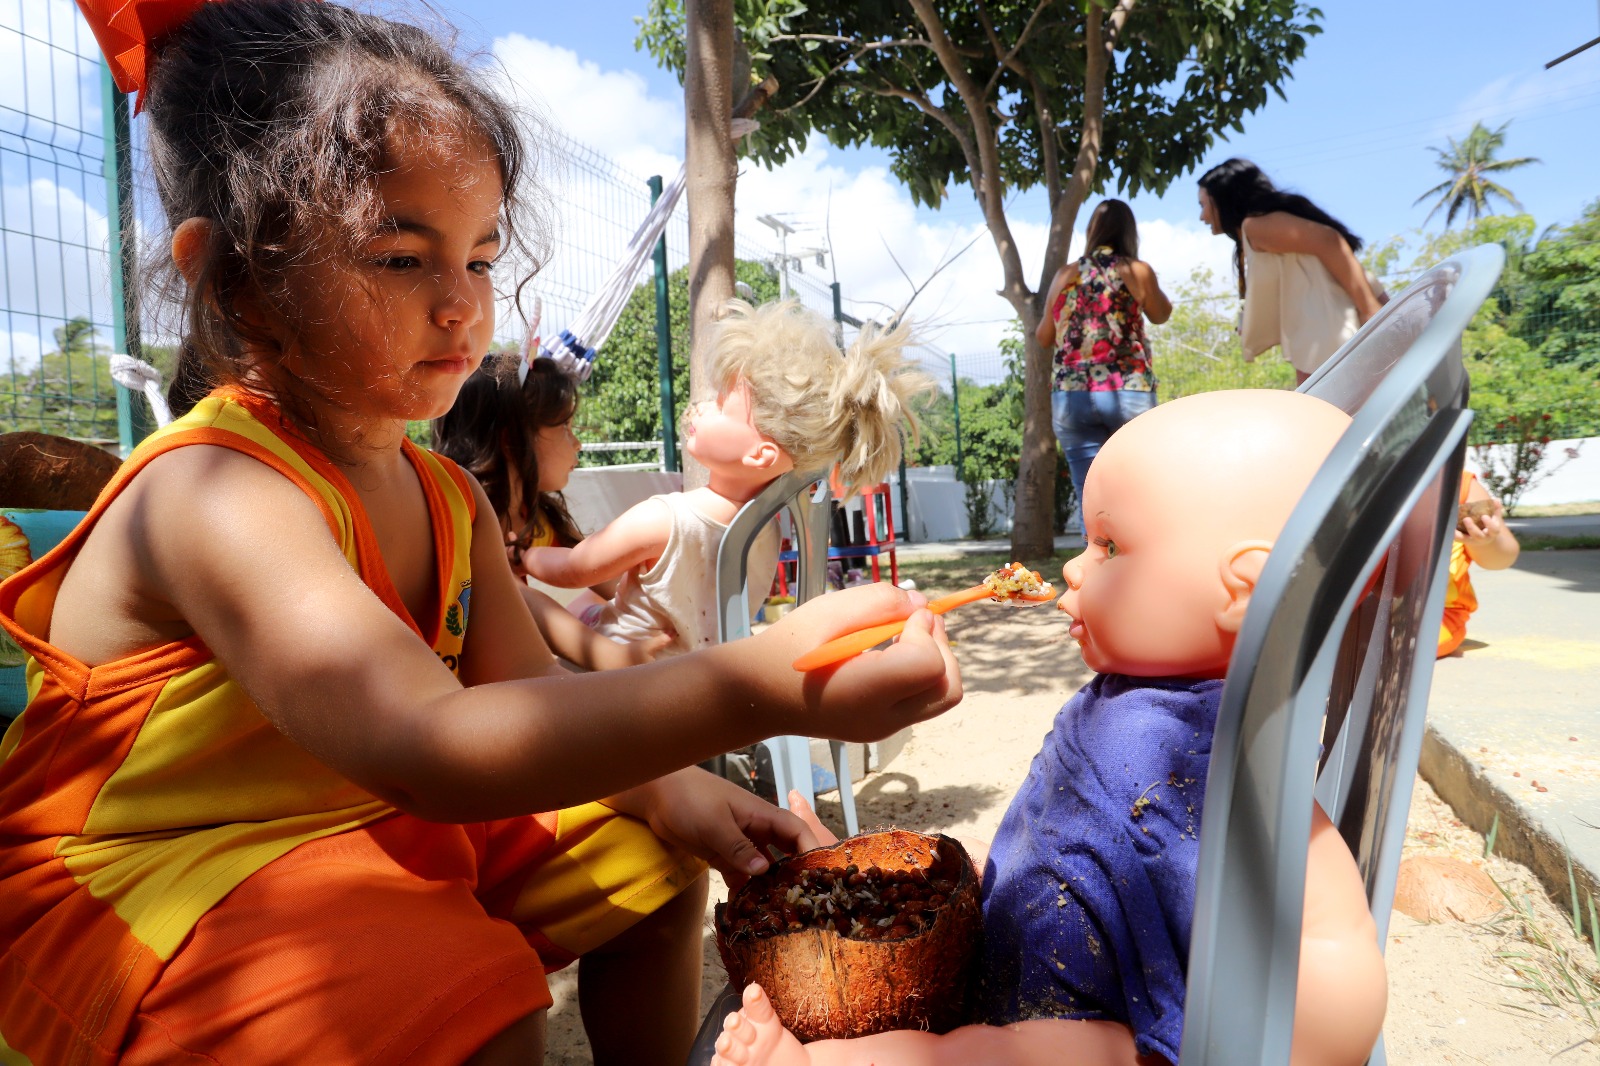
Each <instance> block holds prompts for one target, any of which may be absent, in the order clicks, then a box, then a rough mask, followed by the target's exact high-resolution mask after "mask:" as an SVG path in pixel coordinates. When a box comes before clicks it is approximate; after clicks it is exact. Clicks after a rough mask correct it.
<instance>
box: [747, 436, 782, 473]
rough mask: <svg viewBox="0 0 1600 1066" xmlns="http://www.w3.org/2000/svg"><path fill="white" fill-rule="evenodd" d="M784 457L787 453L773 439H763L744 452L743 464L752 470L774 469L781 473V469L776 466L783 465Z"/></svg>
mask: <svg viewBox="0 0 1600 1066" xmlns="http://www.w3.org/2000/svg"><path fill="white" fill-rule="evenodd" d="M785 458H787V453H786V452H784V450H783V449H782V448H780V447H778V445H777V444H776V443H775V442H773V441H770V440H764V441H761V442H759V443H757V444H756V445H755V446H754V447H753V448H751V449H750V450H749V451H748V452H745V454H744V465H745V466H747V467H749V468H750V469H752V470H774V471H777V472H778V473H782V472H783V471H781V470H778V468H779V467H780V466H782V465H783V460H784V459H785Z"/></svg>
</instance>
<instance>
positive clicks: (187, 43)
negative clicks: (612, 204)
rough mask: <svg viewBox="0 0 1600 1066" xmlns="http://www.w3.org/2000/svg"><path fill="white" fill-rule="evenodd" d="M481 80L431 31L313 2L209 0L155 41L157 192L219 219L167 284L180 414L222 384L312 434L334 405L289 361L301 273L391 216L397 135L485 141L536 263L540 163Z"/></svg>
mask: <svg viewBox="0 0 1600 1066" xmlns="http://www.w3.org/2000/svg"><path fill="white" fill-rule="evenodd" d="M485 81H486V78H485V76H484V75H483V74H482V72H473V71H470V70H469V69H468V68H467V67H465V66H464V65H463V64H462V63H461V62H459V61H458V60H457V59H456V58H455V56H454V55H453V54H452V52H451V49H450V48H449V47H448V46H447V45H446V44H444V43H442V42H441V41H439V40H438V39H437V38H435V37H434V36H433V35H431V34H430V33H428V32H427V31H425V30H422V29H419V28H417V27H415V26H408V25H405V24H403V23H398V22H390V21H388V20H386V19H382V18H378V17H376V16H373V15H367V14H362V13H360V12H356V11H352V10H350V9H349V8H344V7H339V6H337V5H335V4H331V3H310V2H306V0H230V2H229V3H215V4H204V5H202V6H201V7H200V8H199V9H198V10H196V11H195V13H194V14H193V15H192V16H190V17H189V18H188V20H187V21H185V22H184V23H182V25H180V26H179V27H178V28H177V29H175V30H174V31H172V32H171V33H169V34H167V35H166V36H164V37H163V38H161V39H160V40H158V41H157V42H155V50H154V59H153V62H152V65H151V69H150V78H149V85H148V87H147V89H146V93H145V113H146V115H147V116H148V119H149V124H148V130H149V153H150V164H151V170H152V171H153V173H154V178H155V184H156V191H157V193H158V195H159V197H160V200H161V205H162V207H163V209H164V210H165V212H166V216H167V221H168V223H169V225H170V226H176V225H178V224H179V223H181V222H182V221H184V220H185V219H188V218H196V217H198V218H206V219H210V220H211V223H212V228H211V235H210V239H209V244H208V246H207V247H206V248H205V249H204V253H203V257H202V260H201V265H200V269H199V275H198V277H197V279H196V281H195V284H193V285H184V284H183V282H182V279H181V278H178V277H176V273H175V272H169V273H166V274H165V276H164V278H163V279H160V280H158V282H157V284H158V287H162V288H165V289H166V294H167V295H168V296H171V297H175V299H176V302H177V303H178V304H179V305H180V306H181V307H182V312H183V317H184V323H183V331H182V332H183V337H184V340H183V344H182V346H181V348H180V350H179V354H178V361H177V367H176V369H175V371H174V375H173V381H172V385H171V387H170V389H169V396H170V399H171V404H172V408H173V412H174V414H175V415H181V414H183V413H184V412H186V411H188V410H189V409H190V408H191V407H193V406H194V404H195V403H196V402H198V401H199V400H200V399H201V398H203V397H204V396H205V395H206V393H208V392H209V391H210V390H211V389H212V388H214V387H215V386H218V385H243V386H246V387H248V388H250V389H252V390H253V391H256V392H263V393H266V394H267V395H269V396H271V397H272V398H273V399H274V400H275V401H276V402H277V403H278V404H279V405H280V407H281V408H282V409H283V411H284V414H285V415H286V416H287V417H288V418H289V419H290V421H291V422H292V423H295V424H298V425H300V426H302V427H303V428H306V429H314V428H315V427H314V425H313V421H314V420H313V417H312V413H311V410H312V409H311V403H310V402H309V400H311V399H317V398H320V399H332V400H335V401H337V398H336V397H331V396H328V395H327V394H326V393H324V392H321V391H320V390H319V389H318V387H317V386H316V385H315V384H314V383H312V382H308V381H305V380H303V379H301V378H298V377H296V376H295V375H293V374H292V373H290V372H289V371H288V370H287V368H286V367H285V366H284V359H283V353H284V350H285V349H286V348H287V349H292V348H293V347H294V343H295V337H296V335H297V330H298V327H300V326H301V325H303V324H304V321H305V318H304V315H303V313H301V311H300V310H299V309H297V308H296V306H295V301H294V299H293V297H292V295H291V290H290V287H289V284H288V282H289V280H290V278H291V277H292V276H293V274H294V272H295V271H296V269H297V268H300V267H303V266H305V265H306V264H308V263H314V262H334V263H341V264H352V265H353V264H354V263H355V262H356V257H357V256H358V254H359V250H360V249H361V248H362V247H363V246H364V245H365V244H366V242H367V241H368V240H370V239H371V237H372V235H373V234H374V233H375V232H377V228H378V225H379V223H380V221H381V215H382V200H381V197H380V196H379V192H378V177H379V175H380V174H381V173H382V172H383V171H384V170H385V169H386V168H388V167H390V166H392V165H393V160H392V158H391V152H390V148H391V142H392V140H393V138H395V137H396V136H402V135H403V136H406V137H407V139H408V140H411V139H417V140H420V139H428V140H434V141H440V140H442V141H443V142H444V143H446V144H450V143H452V142H454V141H460V140H461V138H462V137H463V136H465V137H467V138H472V137H474V135H476V137H478V138H481V139H482V141H483V142H485V143H487V145H488V146H489V148H490V150H491V152H492V154H493V157H494V159H495V161H496V162H497V163H498V166H499V171H500V180H501V184H502V188H503V194H504V209H503V211H502V219H501V233H502V245H501V246H502V248H503V249H505V250H508V251H509V250H512V249H517V250H521V251H523V253H524V257H523V259H522V261H523V262H527V263H535V262H537V255H536V254H535V253H536V252H537V251H538V249H533V248H529V247H528V245H527V243H526V242H525V241H524V240H523V239H522V237H521V233H520V232H519V230H518V228H517V222H518V219H519V216H520V215H521V214H522V212H521V211H520V210H519V208H521V207H522V206H523V203H524V201H523V199H522V197H523V196H524V195H525V193H524V191H523V186H524V183H525V172H526V170H527V167H528V163H529V160H528V158H527V155H526V150H525V148H524V142H523V138H522V136H521V132H520V130H519V128H518V119H519V116H518V114H517V113H516V112H514V111H513V110H512V108H511V107H510V106H509V105H507V104H506V103H505V102H503V101H502V100H500V99H499V98H498V97H497V96H495V94H494V93H493V92H491V91H490V90H489V89H487V88H486V87H485ZM525 281H526V279H525V278H524V279H522V281H519V282H518V283H517V285H516V291H517V292H520V290H521V286H522V284H524V283H525ZM246 301H248V302H249V306H250V308H251V310H252V312H253V314H252V315H249V316H246V315H244V314H243V313H242V308H243V307H244V305H245V302H246ZM261 316H264V317H265V321H262V318H261ZM281 338H288V342H287V343H286V344H284V343H280V340H281ZM252 351H254V352H261V351H267V352H271V353H274V354H273V355H272V356H269V357H268V358H264V359H263V358H260V357H259V356H257V355H254V354H251V353H252Z"/></svg>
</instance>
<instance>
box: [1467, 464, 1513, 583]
mask: <svg viewBox="0 0 1600 1066" xmlns="http://www.w3.org/2000/svg"><path fill="white" fill-rule="evenodd" d="M1478 500H1488V501H1489V502H1490V503H1492V504H1493V505H1494V510H1493V511H1491V512H1490V513H1489V514H1486V515H1484V516H1483V517H1482V518H1471V517H1468V518H1463V519H1462V520H1461V528H1460V530H1459V531H1458V532H1457V533H1456V536H1457V538H1459V539H1460V540H1461V541H1462V543H1463V546H1464V547H1465V548H1466V551H1467V558H1468V559H1471V560H1472V561H1473V562H1475V563H1477V564H1478V565H1479V566H1481V567H1483V568H1484V569H1485V570H1504V569H1505V568H1506V567H1508V566H1510V565H1511V564H1512V563H1514V562H1516V561H1517V556H1518V555H1520V554H1521V553H1522V545H1520V544H1518V543H1517V536H1516V534H1515V533H1513V532H1511V527H1509V526H1507V525H1506V509H1505V506H1504V505H1503V504H1501V502H1500V501H1499V500H1497V499H1495V498H1494V497H1493V496H1491V495H1489V491H1488V490H1487V489H1485V488H1484V487H1483V485H1482V484H1481V483H1479V482H1478V481H1477V480H1476V479H1474V480H1473V482H1472V487H1471V488H1470V489H1468V490H1467V502H1468V503H1474V502H1476V501H1478Z"/></svg>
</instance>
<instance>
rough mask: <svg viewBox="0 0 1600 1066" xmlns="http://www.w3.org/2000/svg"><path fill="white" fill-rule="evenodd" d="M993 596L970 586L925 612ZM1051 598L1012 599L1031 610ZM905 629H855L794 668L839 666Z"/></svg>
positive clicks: (986, 586) (890, 625)
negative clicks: (839, 663)
mask: <svg viewBox="0 0 1600 1066" xmlns="http://www.w3.org/2000/svg"><path fill="white" fill-rule="evenodd" d="M1045 588H1046V589H1050V586H1049V585H1046V586H1045ZM994 595H995V591H994V589H993V588H991V587H990V586H989V584H988V583H987V582H985V583H984V584H981V585H974V586H972V587H971V588H969V589H962V590H961V591H960V592H952V593H950V595H948V596H940V597H939V598H938V599H936V600H929V601H928V610H930V611H932V612H933V613H934V614H944V613H945V612H946V611H951V610H954V609H955V608H957V607H960V606H961V605H963V604H967V603H977V602H978V601H979V600H986V599H989V598H990V597H992V596H994ZM1054 598H1055V595H1054V590H1050V592H1049V593H1048V594H1047V595H1045V596H1043V597H1042V598H1037V599H1036V598H1030V597H1022V596H1018V597H1015V598H1014V599H1015V602H1018V603H1023V604H1027V605H1030V606H1033V605H1037V604H1041V603H1049V602H1050V601H1051V600H1052V599H1054ZM905 627H906V624H905V622H903V621H901V622H886V623H884V624H883V625H881V626H872V627H871V628H868V629H859V630H857V631H856V632H854V633H846V634H845V635H844V636H842V637H834V638H833V639H832V640H830V641H828V643H826V644H824V645H822V646H821V647H820V648H817V649H816V650H815V651H808V652H806V653H805V654H804V655H802V656H800V658H798V659H796V660H795V661H794V668H795V669H796V670H799V671H801V672H807V671H811V670H817V669H820V668H821V667H824V666H831V665H833V664H834V663H838V662H843V661H844V660H846V659H848V658H850V657H851V656H855V655H860V654H861V653H862V652H864V651H866V650H867V649H869V648H874V647H877V646H878V645H879V644H882V643H883V642H884V641H886V640H888V639H889V638H890V637H894V636H898V635H899V634H900V632H901V631H902V630H904V629H905Z"/></svg>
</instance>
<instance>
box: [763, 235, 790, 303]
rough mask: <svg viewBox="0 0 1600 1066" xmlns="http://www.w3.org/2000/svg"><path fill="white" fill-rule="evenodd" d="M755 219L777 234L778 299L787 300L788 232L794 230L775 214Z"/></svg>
mask: <svg viewBox="0 0 1600 1066" xmlns="http://www.w3.org/2000/svg"><path fill="white" fill-rule="evenodd" d="M756 221H757V222H759V223H761V224H762V225H763V226H770V227H772V231H773V232H774V233H776V234H777V235H778V246H779V252H778V261H779V264H780V266H779V271H778V299H780V300H787V299H788V298H789V234H791V233H793V232H794V227H793V226H791V225H789V223H787V222H785V221H784V220H783V219H781V218H779V217H778V216H777V215H762V216H760V217H759V218H757V219H756Z"/></svg>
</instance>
